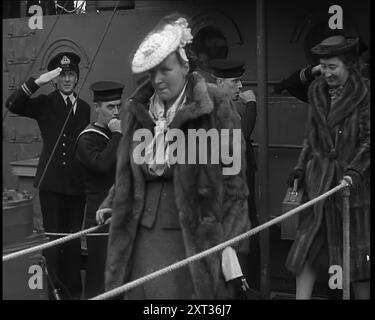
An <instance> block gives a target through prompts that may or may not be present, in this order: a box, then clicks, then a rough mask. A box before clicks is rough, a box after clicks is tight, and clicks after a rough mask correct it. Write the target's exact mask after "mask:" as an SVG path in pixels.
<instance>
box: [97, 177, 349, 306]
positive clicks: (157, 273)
mask: <svg viewBox="0 0 375 320" xmlns="http://www.w3.org/2000/svg"><path fill="white" fill-rule="evenodd" d="M349 185H350V184H349V182H347V181H346V180H343V181H341V183H340V184H339V185H338V186H336V187H334V188H332V189H331V190H328V191H327V192H326V193H324V194H322V195H320V196H318V197H316V198H314V199H312V200H310V201H308V202H306V203H304V204H302V205H300V206H299V207H297V208H295V209H292V210H290V211H288V212H286V213H284V214H283V215H280V216H278V217H276V218H274V219H272V220H270V221H267V222H266V223H264V224H262V225H260V226H258V227H255V228H253V229H251V230H249V231H247V232H245V233H242V234H240V235H239V236H237V237H234V238H232V239H230V240H228V241H225V242H222V243H220V244H218V245H216V246H214V247H212V248H210V249H207V250H204V251H202V252H200V253H198V254H195V255H193V256H191V257H188V258H186V259H184V260H180V261H178V262H176V263H173V264H171V265H169V266H166V267H164V268H162V269H160V270H157V271H155V272H153V273H150V274H148V275H145V276H143V277H141V278H138V279H136V280H134V281H131V282H128V283H126V284H124V285H123V286H120V287H117V288H115V289H112V290H110V291H107V292H105V293H103V294H100V295H98V296H96V297H93V298H91V299H90V300H104V299H110V298H113V297H115V296H117V295H120V294H122V293H124V292H126V291H128V290H130V289H133V288H135V287H137V286H139V285H141V284H143V283H145V282H147V281H150V280H152V279H155V278H157V277H159V276H161V275H164V274H166V273H169V272H172V271H174V270H176V269H179V268H182V267H184V266H186V265H188V264H190V263H192V262H194V261H197V260H200V259H202V258H204V257H206V256H208V255H210V254H213V253H215V252H217V251H220V250H223V249H225V248H226V247H228V246H231V245H233V244H235V243H237V242H239V241H241V240H244V239H246V238H248V237H251V236H253V235H255V234H257V233H258V232H260V231H262V230H264V229H266V228H269V227H271V226H273V225H275V224H277V223H279V222H281V221H283V220H285V219H287V218H289V217H290V216H292V215H294V214H296V213H298V212H300V211H302V210H304V209H306V208H308V207H310V206H312V205H314V204H315V203H317V202H319V201H322V200H323V199H325V198H327V197H329V196H331V195H332V194H334V193H336V192H338V191H340V190H342V189H344V188H347V187H348V186H349Z"/></svg>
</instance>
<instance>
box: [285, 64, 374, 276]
mask: <svg viewBox="0 0 375 320" xmlns="http://www.w3.org/2000/svg"><path fill="white" fill-rule="evenodd" d="M295 169H301V170H304V171H305V192H306V194H307V200H310V199H313V198H315V197H317V196H319V195H320V194H323V193H325V192H327V191H328V190H329V189H330V188H333V187H334V186H336V185H337V184H339V182H340V180H341V179H342V178H343V176H344V175H346V174H348V175H350V174H352V175H353V174H355V175H357V176H358V177H362V184H361V186H360V187H359V188H356V189H352V190H351V196H350V245H351V253H350V255H351V280H353V281H355V280H359V279H361V280H362V279H366V278H368V277H369V271H370V264H369V262H368V261H367V260H366V255H369V254H370V252H369V251H370V92H369V86H368V83H366V81H365V80H364V78H362V76H361V75H360V74H359V73H358V72H356V71H355V70H353V71H351V72H350V73H349V78H348V80H347V82H346V84H345V86H344V89H343V92H342V94H341V96H340V97H339V98H337V99H336V100H335V101H334V103H332V104H331V101H330V98H329V95H328V86H327V83H326V81H325V80H324V79H323V78H319V79H317V80H315V81H314V82H313V83H312V84H311V86H310V88H309V115H308V120H307V126H306V138H305V140H304V145H303V149H302V151H301V154H300V157H299V160H298V163H297V166H296V168H295ZM300 220H301V221H300V225H299V229H298V232H297V235H296V239H295V241H294V243H293V245H292V248H291V251H290V252H289V255H288V258H287V262H286V266H287V268H288V269H289V270H291V271H292V272H294V273H296V274H298V273H300V272H301V271H302V268H303V266H304V263H305V261H306V258H307V256H308V253H309V249H310V247H311V244H312V242H313V239H314V237H315V235H316V234H317V232H318V230H319V228H320V226H321V224H322V223H326V227H327V241H328V251H329V258H330V261H329V264H330V265H342V250H343V249H342V195H341V193H336V194H335V195H333V196H331V197H329V198H327V199H326V200H324V201H321V202H319V203H318V204H317V205H315V206H314V207H313V208H311V209H307V210H305V211H304V212H303V213H302V214H301V215H300ZM327 272H328V270H327Z"/></svg>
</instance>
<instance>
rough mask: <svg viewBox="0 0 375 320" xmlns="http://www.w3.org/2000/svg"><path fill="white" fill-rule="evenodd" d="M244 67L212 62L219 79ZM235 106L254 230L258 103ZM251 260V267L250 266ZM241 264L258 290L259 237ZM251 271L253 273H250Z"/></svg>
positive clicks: (235, 75)
mask: <svg viewBox="0 0 375 320" xmlns="http://www.w3.org/2000/svg"><path fill="white" fill-rule="evenodd" d="M244 65H245V63H244V62H242V61H233V60H225V59H214V60H212V61H211V62H210V68H211V70H212V74H213V75H214V76H215V77H219V78H240V77H241V76H242V75H243V73H244V71H245V69H244ZM234 105H235V106H236V110H237V112H238V113H239V115H240V117H241V130H242V133H243V136H244V138H245V141H246V177H247V184H248V187H249V197H248V209H249V217H250V221H251V225H252V228H254V227H255V226H257V225H259V222H258V216H257V211H256V203H255V171H256V169H257V166H256V161H255V153H254V149H253V146H252V139H251V134H252V132H253V129H254V127H255V121H256V115H257V109H256V102H255V101H250V102H247V103H246V104H244V103H242V102H241V101H234ZM241 258H243V257H239V259H240V261H241V260H243V259H241ZM249 260H250V265H249V266H248V261H249ZM241 264H242V265H243V268H244V269H245V270H243V272H244V273H245V274H246V273H247V272H248V276H247V278H248V280H249V282H250V286H252V287H253V288H254V287H257V288H258V287H259V279H260V269H259V266H260V258H259V237H258V236H257V235H255V236H253V237H251V238H250V259H247V261H243V262H241ZM249 270H251V271H250V272H249ZM246 271H247V272H246Z"/></svg>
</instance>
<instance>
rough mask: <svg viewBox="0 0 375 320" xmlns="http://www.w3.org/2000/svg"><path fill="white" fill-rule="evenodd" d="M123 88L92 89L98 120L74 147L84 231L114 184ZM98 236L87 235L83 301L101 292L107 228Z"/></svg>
mask: <svg viewBox="0 0 375 320" xmlns="http://www.w3.org/2000/svg"><path fill="white" fill-rule="evenodd" d="M123 88H124V85H122V84H121V83H117V82H110V81H100V82H96V83H94V84H93V85H92V86H91V90H93V92H94V107H95V111H96V113H97V119H96V121H95V122H94V123H92V124H90V125H88V126H87V128H86V129H85V130H83V131H82V132H81V134H80V135H79V137H78V140H77V145H76V156H77V159H78V160H79V162H80V163H81V165H82V167H83V169H84V180H85V192H86V202H87V204H86V213H85V221H84V224H85V228H90V227H92V226H95V225H96V224H97V223H96V211H97V209H98V207H99V205H100V204H101V203H102V201H103V200H104V198H105V197H106V196H107V194H108V191H109V189H110V187H111V186H112V185H113V184H114V181H115V173H116V155H117V146H118V144H119V142H120V139H121V127H120V120H119V119H118V117H119V111H120V107H121V94H122V91H123ZM100 232H101V234H96V235H95V234H94V235H90V234H88V235H87V250H88V263H87V273H86V285H85V297H86V298H91V297H93V296H95V295H98V294H100V293H103V292H104V266H105V257H106V247H107V238H108V226H104V227H102V229H101V230H100Z"/></svg>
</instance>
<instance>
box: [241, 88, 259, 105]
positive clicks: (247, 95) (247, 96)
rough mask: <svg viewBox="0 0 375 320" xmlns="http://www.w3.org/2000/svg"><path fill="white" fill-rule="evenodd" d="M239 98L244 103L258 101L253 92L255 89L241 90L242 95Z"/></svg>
mask: <svg viewBox="0 0 375 320" xmlns="http://www.w3.org/2000/svg"><path fill="white" fill-rule="evenodd" d="M239 98H240V100H241V102H242V103H245V104H246V103H248V102H251V101H254V102H256V98H255V94H254V92H253V90H247V91H243V92H242V91H241V92H240V95H239Z"/></svg>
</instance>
